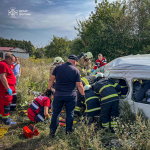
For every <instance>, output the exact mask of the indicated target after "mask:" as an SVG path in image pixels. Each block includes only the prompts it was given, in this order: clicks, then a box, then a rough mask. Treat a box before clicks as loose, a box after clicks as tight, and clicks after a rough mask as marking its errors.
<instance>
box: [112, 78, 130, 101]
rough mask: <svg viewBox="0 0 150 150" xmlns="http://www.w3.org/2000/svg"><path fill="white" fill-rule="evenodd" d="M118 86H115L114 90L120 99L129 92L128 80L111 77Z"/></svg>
mask: <svg viewBox="0 0 150 150" xmlns="http://www.w3.org/2000/svg"><path fill="white" fill-rule="evenodd" d="M111 79H112V80H113V81H114V82H115V83H118V86H115V89H116V91H117V92H118V95H119V97H120V98H121V99H125V98H126V97H127V95H128V93H129V86H128V82H127V81H126V80H125V79H124V78H117V79H116V78H111Z"/></svg>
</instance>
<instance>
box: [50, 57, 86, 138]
mask: <svg viewBox="0 0 150 150" xmlns="http://www.w3.org/2000/svg"><path fill="white" fill-rule="evenodd" d="M76 63H77V56H75V55H70V56H69V58H68V62H66V63H64V64H61V65H58V66H57V67H56V68H55V69H54V71H53V73H52V76H51V78H50V80H49V84H48V89H49V90H50V89H51V88H52V85H53V83H54V80H55V79H56V84H55V93H54V100H53V114H52V120H51V125H50V136H51V137H54V134H55V132H56V129H57V126H58V122H59V115H60V112H61V110H62V108H63V105H64V104H65V108H66V116H67V118H66V134H68V133H70V132H72V125H73V118H74V108H75V105H76V96H77V91H76V86H77V87H78V90H79V92H80V93H81V95H82V96H81V97H82V98H81V99H82V101H83V102H84V101H85V93H84V88H83V84H82V82H81V75H80V72H79V70H78V69H77V68H76V67H75V66H76Z"/></svg>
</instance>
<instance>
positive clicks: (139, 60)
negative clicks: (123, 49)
mask: <svg viewBox="0 0 150 150" xmlns="http://www.w3.org/2000/svg"><path fill="white" fill-rule="evenodd" d="M148 68H149V69H150V54H143V55H128V56H124V57H119V58H116V59H114V60H113V61H111V62H110V63H108V64H107V66H106V67H105V69H106V70H110V69H111V70H112V69H114V70H118V69H121V70H147V69H148Z"/></svg>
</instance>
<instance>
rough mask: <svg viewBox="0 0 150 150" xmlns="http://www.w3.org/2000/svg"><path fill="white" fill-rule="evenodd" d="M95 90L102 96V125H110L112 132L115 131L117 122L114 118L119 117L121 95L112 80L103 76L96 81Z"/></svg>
mask: <svg viewBox="0 0 150 150" xmlns="http://www.w3.org/2000/svg"><path fill="white" fill-rule="evenodd" d="M94 91H95V93H96V94H99V96H100V98H101V103H100V105H101V114H100V118H101V122H102V127H103V128H107V127H109V125H110V128H111V130H112V132H114V129H113V128H114V127H117V122H116V121H115V120H113V119H114V118H116V117H118V115H119V111H118V104H119V97H118V94H117V91H116V90H115V88H114V85H113V84H112V82H110V81H109V80H108V79H105V78H102V79H100V80H99V81H98V82H96V83H95V86H94Z"/></svg>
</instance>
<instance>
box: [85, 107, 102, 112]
mask: <svg viewBox="0 0 150 150" xmlns="http://www.w3.org/2000/svg"><path fill="white" fill-rule="evenodd" d="M100 109H101V108H100V107H98V108H93V109H89V110H85V112H92V111H96V110H100Z"/></svg>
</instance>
